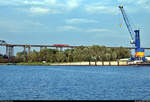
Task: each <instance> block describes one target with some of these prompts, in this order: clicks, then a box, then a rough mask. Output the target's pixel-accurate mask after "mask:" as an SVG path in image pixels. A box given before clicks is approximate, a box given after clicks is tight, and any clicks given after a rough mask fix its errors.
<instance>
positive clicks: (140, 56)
mask: <svg viewBox="0 0 150 102" xmlns="http://www.w3.org/2000/svg"><path fill="white" fill-rule="evenodd" d="M119 8H120V10H121V13H122V16H123V19H124V21H125V24H126V26H127V29H128V31H129V33H130V36H131V41H130V43H131V44H134V45H135V56H134V57H131V58H130V61H137V60H141V61H143V62H145V61H147V59H146V58H145V56H144V49H143V48H141V47H140V30H134V31H133V29H132V27H131V25H130V22H129V19H128V17H127V14H126V12H125V10H124V8H123V6H122V5H120V6H119Z"/></svg>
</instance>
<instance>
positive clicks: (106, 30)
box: [87, 28, 111, 33]
mask: <svg viewBox="0 0 150 102" xmlns="http://www.w3.org/2000/svg"><path fill="white" fill-rule="evenodd" d="M110 31H111V30H110V29H98V28H95V29H89V30H87V32H89V33H91V32H110Z"/></svg>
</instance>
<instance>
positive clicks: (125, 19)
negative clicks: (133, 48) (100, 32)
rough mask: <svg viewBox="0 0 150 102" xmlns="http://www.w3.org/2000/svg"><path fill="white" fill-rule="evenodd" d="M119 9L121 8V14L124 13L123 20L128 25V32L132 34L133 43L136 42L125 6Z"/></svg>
mask: <svg viewBox="0 0 150 102" xmlns="http://www.w3.org/2000/svg"><path fill="white" fill-rule="evenodd" d="M119 8H120V10H121V13H122V15H123V19H124V21H125V23H126V26H127V29H128V31H129V33H130V36H131V39H132V40H133V41H135V38H134V32H133V30H132V27H131V25H130V22H129V20H128V17H127V15H126V13H125V10H124V9H123V6H119Z"/></svg>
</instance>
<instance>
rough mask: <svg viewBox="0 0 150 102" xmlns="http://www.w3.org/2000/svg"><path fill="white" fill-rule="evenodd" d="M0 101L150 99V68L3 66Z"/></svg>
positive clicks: (0, 81) (0, 68)
mask: <svg viewBox="0 0 150 102" xmlns="http://www.w3.org/2000/svg"><path fill="white" fill-rule="evenodd" d="M0 100H150V67H146V66H145V67H144V66H141V67H137V66H130V67H129V66H11V65H9V66H7V65H1V66H0Z"/></svg>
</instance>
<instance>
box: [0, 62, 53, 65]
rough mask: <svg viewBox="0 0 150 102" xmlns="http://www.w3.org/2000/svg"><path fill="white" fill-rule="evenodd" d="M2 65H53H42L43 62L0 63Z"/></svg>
mask: <svg viewBox="0 0 150 102" xmlns="http://www.w3.org/2000/svg"><path fill="white" fill-rule="evenodd" d="M0 65H51V63H41V62H32V63H25V62H21V63H0Z"/></svg>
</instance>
